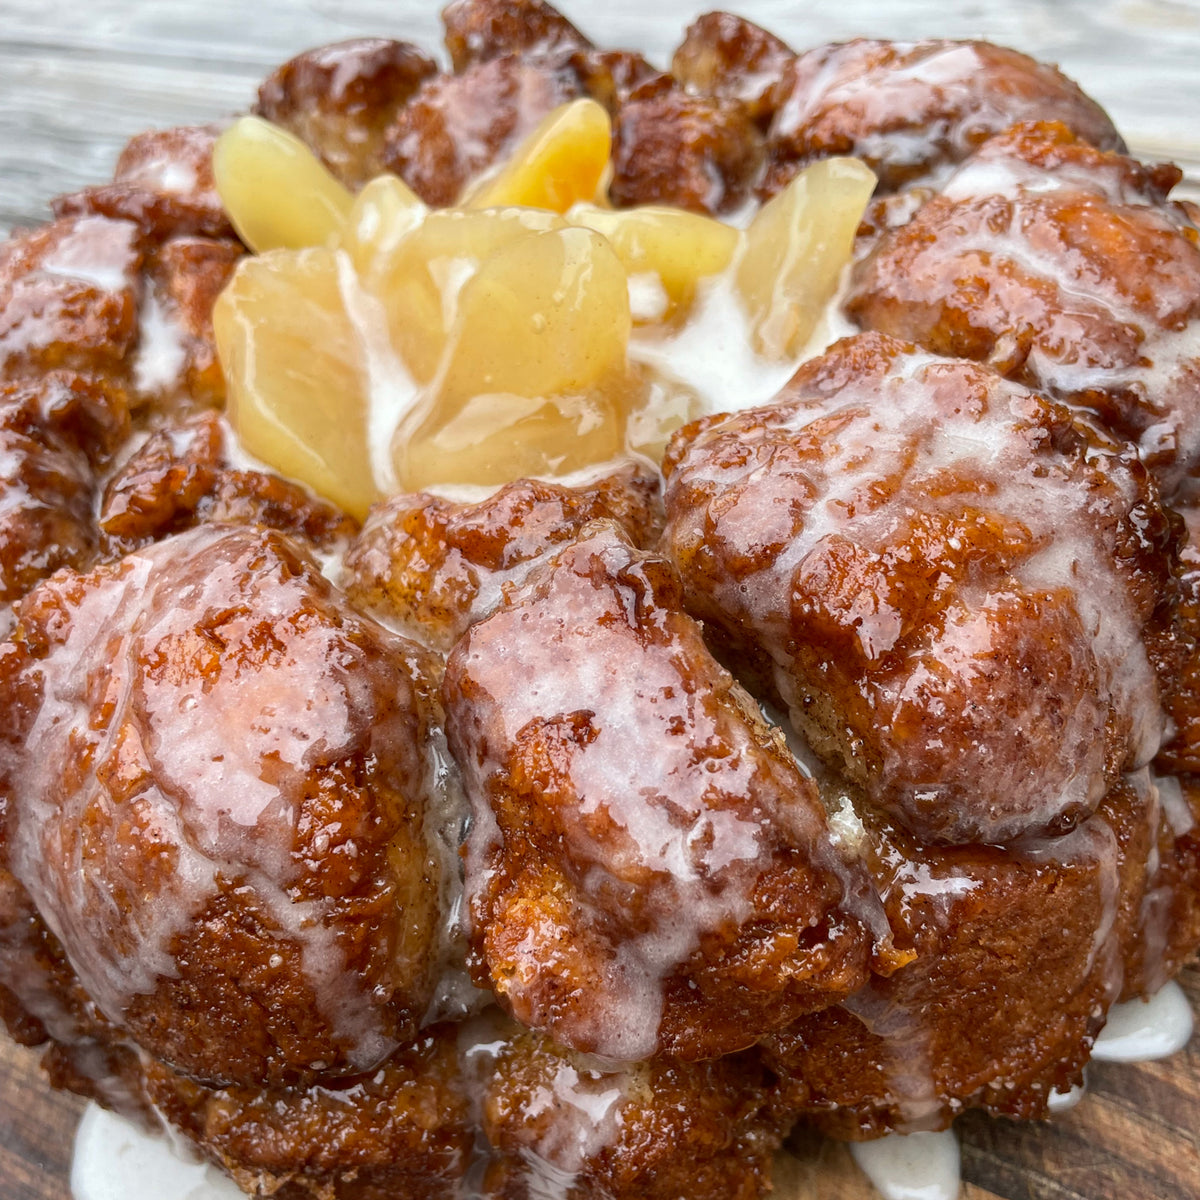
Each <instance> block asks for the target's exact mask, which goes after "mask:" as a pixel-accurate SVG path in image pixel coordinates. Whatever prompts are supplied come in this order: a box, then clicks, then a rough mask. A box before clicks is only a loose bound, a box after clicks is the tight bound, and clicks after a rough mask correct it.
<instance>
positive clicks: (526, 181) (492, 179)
mask: <svg viewBox="0 0 1200 1200" xmlns="http://www.w3.org/2000/svg"><path fill="white" fill-rule="evenodd" d="M611 150H612V124H611V122H610V121H609V119H608V113H607V112H605V111H604V108H603V107H602V106H601V105H599V104H597V103H596V101H595V100H572V101H571V102H570V103H569V104H564V105H562V106H560V107H559V108H556V109H555V110H554V111H553V112H552V113H549V114H547V116H546V117H545V118H544V119H543V120H542V122H541V124H540V125H538V127H537V128H536V129H535V130H534V131H533V132H532V133H531V134H530V135H529V136H528V137H527V138H526V139H525V140H524V141H523V142H522V143H521V144H520V146H518V147H517V149H516V151H515V152H514V154H513V155H512V157H511V158H510V159H508V161H507V162H506V163H505V164H504V165H503V166H502V167H501V168H500V169H499V170H498V171H497V172H496V173H495V174H494V175H491V176H489V177H487V178H485V179H484V180H483V181H482V182H481V183H480V184H479V185H478V186H477V187H476V188H475V189H474V190H473V191H472V192H470V193H469V194H468V196H467V198H466V202H465V203H466V207H467V208H499V207H505V206H508V205H521V206H523V207H526V208H545V209H549V210H550V211H552V212H558V213H564V212H566V211H567V209H568V208H570V207H571V205H572V204H575V203H576V202H577V201H579V200H593V199H595V197H596V195H597V192H598V191H599V189H600V181H601V179H603V177H604V171H605V168H606V167H607V166H608V157H609V154H610V152H611Z"/></svg>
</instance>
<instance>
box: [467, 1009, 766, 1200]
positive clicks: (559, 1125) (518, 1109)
mask: <svg viewBox="0 0 1200 1200" xmlns="http://www.w3.org/2000/svg"><path fill="white" fill-rule="evenodd" d="M771 1082H772V1080H771V1076H770V1074H769V1072H767V1071H765V1070H764V1069H763V1066H762V1063H761V1062H760V1060H759V1058H758V1056H757V1055H756V1054H754V1053H745V1054H737V1055H731V1056H729V1057H726V1058H722V1059H719V1060H717V1061H716V1062H706V1063H678V1062H667V1061H652V1062H647V1063H638V1064H635V1065H631V1066H628V1067H612V1068H608V1069H606V1068H605V1067H604V1066H603V1065H601V1064H599V1063H597V1062H596V1060H595V1059H591V1058H588V1057H586V1056H584V1055H579V1054H574V1053H572V1052H571V1051H569V1050H565V1049H563V1048H562V1047H560V1046H557V1045H555V1043H553V1042H552V1041H550V1040H549V1039H548V1038H546V1037H543V1036H541V1035H540V1034H536V1033H528V1032H526V1033H522V1034H520V1035H519V1036H516V1037H514V1038H512V1039H511V1040H510V1041H508V1042H507V1043H506V1044H505V1045H504V1047H503V1049H502V1050H501V1051H500V1053H499V1055H498V1056H497V1059H496V1062H495V1064H494V1066H493V1068H492V1071H491V1072H490V1078H489V1079H488V1081H487V1084H486V1088H485V1091H484V1098H483V1122H482V1124H483V1132H484V1134H485V1135H486V1136H487V1139H488V1141H489V1143H490V1144H491V1145H492V1146H493V1147H494V1148H495V1149H496V1151H497V1152H498V1153H499V1155H500V1157H499V1159H498V1161H496V1162H494V1163H493V1164H491V1166H490V1168H489V1170H488V1173H487V1175H486V1177H485V1182H484V1186H483V1194H484V1195H485V1196H486V1197H487V1198H488V1200H530V1198H531V1197H535V1196H540V1195H545V1194H547V1185H549V1184H551V1183H553V1182H554V1181H558V1180H561V1179H562V1178H564V1176H565V1177H567V1178H570V1179H571V1180H572V1183H571V1189H570V1193H569V1194H570V1196H571V1197H572V1198H573V1200H678V1198H679V1197H681V1196H686V1197H687V1198H688V1200H757V1198H758V1197H762V1196H765V1195H766V1194H767V1193H768V1191H769V1190H770V1177H771V1159H772V1156H773V1154H774V1152H775V1150H777V1149H778V1147H779V1144H780V1141H781V1139H782V1129H781V1128H780V1125H779V1122H778V1121H777V1119H776V1118H775V1117H774V1114H773V1109H772V1095H771ZM548 1097H550V1098H552V1099H551V1100H550V1101H549V1102H547V1098H548ZM552 1194H559V1193H557V1192H554V1193H552Z"/></svg>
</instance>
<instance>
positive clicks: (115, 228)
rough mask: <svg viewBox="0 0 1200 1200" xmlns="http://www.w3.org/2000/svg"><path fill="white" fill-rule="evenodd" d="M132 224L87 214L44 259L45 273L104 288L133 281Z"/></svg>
mask: <svg viewBox="0 0 1200 1200" xmlns="http://www.w3.org/2000/svg"><path fill="white" fill-rule="evenodd" d="M132 235H133V227H132V226H128V227H126V226H123V225H120V224H116V223H114V222H112V221H109V220H107V219H106V218H104V217H84V218H83V219H82V220H80V221H79V222H78V223H77V224H76V225H75V227H74V229H72V230H71V231H70V232H69V233H68V234H67V235H66V237H64V238H63V239H62V240H61V241H60V242H59V243H58V245H57V246H56V247H55V248H54V249H53V250H52V251H51V252H50V253H49V254H47V255H46V257H45V258H44V259H43V260H42V263H41V271H42V273H43V274H45V275H51V276H57V277H61V278H65V279H77V280H80V281H81V282H83V283H88V284H91V286H92V287H95V288H99V289H100V290H101V291H103V292H120V291H123V290H124V289H126V288H128V287H130V286H131V285H132V279H131V274H130V271H131V268H132V266H133V254H132Z"/></svg>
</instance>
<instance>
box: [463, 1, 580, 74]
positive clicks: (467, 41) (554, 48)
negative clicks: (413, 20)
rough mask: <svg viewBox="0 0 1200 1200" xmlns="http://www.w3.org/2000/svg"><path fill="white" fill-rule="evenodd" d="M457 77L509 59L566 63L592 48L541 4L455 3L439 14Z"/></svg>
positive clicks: (570, 25) (561, 18)
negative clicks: (478, 66) (514, 56)
mask: <svg viewBox="0 0 1200 1200" xmlns="http://www.w3.org/2000/svg"><path fill="white" fill-rule="evenodd" d="M442 21H443V22H444V24H445V26H446V49H447V50H448V51H449V52H450V61H451V63H452V64H453V66H454V69H455V71H460V72H461V71H465V70H466V69H467V68H468V67H471V66H474V65H475V64H476V63H482V62H490V61H491V60H492V59H494V58H503V57H505V56H506V55H509V54H519V55H523V56H526V55H527V56H529V57H531V58H538V59H555V58H559V59H561V58H565V57H568V56H569V55H571V54H573V53H574V52H575V51H578V50H590V49H591V48H592V43H591V42H590V41H589V40H588V39H587V38H586V37H585V36H584V35H583V34H582V33H580V32H579V30H578V29H576V28H575V26H574V25H572V24H571V22H570V21H568V20H567V18H566V17H564V16H563V15H562V13H560V12H559V11H558V10H557V9H556V8H552V7H551V6H550V5H549V4H544V3H543V2H542V0H454V3H452V4H449V5H447V6H446V8H445V10H444V11H443V12H442Z"/></svg>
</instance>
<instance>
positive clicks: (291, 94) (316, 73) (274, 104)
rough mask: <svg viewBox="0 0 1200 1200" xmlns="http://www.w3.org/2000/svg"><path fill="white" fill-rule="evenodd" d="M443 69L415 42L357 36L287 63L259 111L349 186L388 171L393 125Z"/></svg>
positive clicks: (262, 95) (269, 83)
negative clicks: (386, 145)
mask: <svg viewBox="0 0 1200 1200" xmlns="http://www.w3.org/2000/svg"><path fill="white" fill-rule="evenodd" d="M436 74H437V64H436V63H435V62H434V61H433V59H432V58H430V57H429V55H427V54H426V53H425V52H424V51H423V50H421V49H419V48H418V47H416V46H414V45H412V44H411V43H410V42H394V41H389V40H388V39H386V38H355V39H353V40H352V41H348V42H337V43H335V44H334V45H331V46H321V47H318V48H317V49H315V50H308V51H306V52H305V53H303V54H299V55H297V56H296V57H295V58H293V59H290V60H289V61H288V62H285V63H284V64H283V66H281V67H279V68H278V70H276V71H275V72H274V73H272V74H271V75H269V76H268V77H267V79H266V81H265V82H264V83H263V85H262V87H260V88H259V89H258V103H257V104H256V105H255V107H254V111H255V112H256V113H257V114H258V115H259V116H261V117H265V118H266V119H267V120H268V121H271V122H272V123H273V124H275V125H281V126H283V128H284V129H288V130H290V131H291V132H292V133H294V134H295V135H296V136H297V137H298V138H300V140H301V141H303V142H305V143H306V144H307V145H308V146H310V147H311V148H312V150H313V151H314V152H315V153H316V155H317V157H318V158H320V160H321V161H322V162H323V163H324V164H325V165H326V166H327V167H328V168H329V169H330V170H331V171H332V172H333V173H334V175H336V176H337V177H338V179H340V180H341V181H342V182H343V183H344V184H345V185H346V186H347V187H349V188H353V189H354V190H357V189H359V188H361V187H362V186H363V184H364V183H366V182H367V181H368V180H370V179H373V178H374V177H375V176H376V175H379V174H380V173H381V172H382V171H383V170H384V166H383V140H384V135H385V134H386V132H387V128H388V126H389V125H390V124H391V123H392V122H393V121H394V120H395V118H396V115H397V114H398V113H399V112H400V110H401V109H402V108H403V107H404V105H405V104H407V103H408V101H409V99H410V98H411V97H412V95H413V93H414V92H415V91H416V90H417V88H418V87H419V86H420V85H421V84H422V83H423V82H424V81H425V80H426V79H428V78H429V77H430V76H431V75H436Z"/></svg>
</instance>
